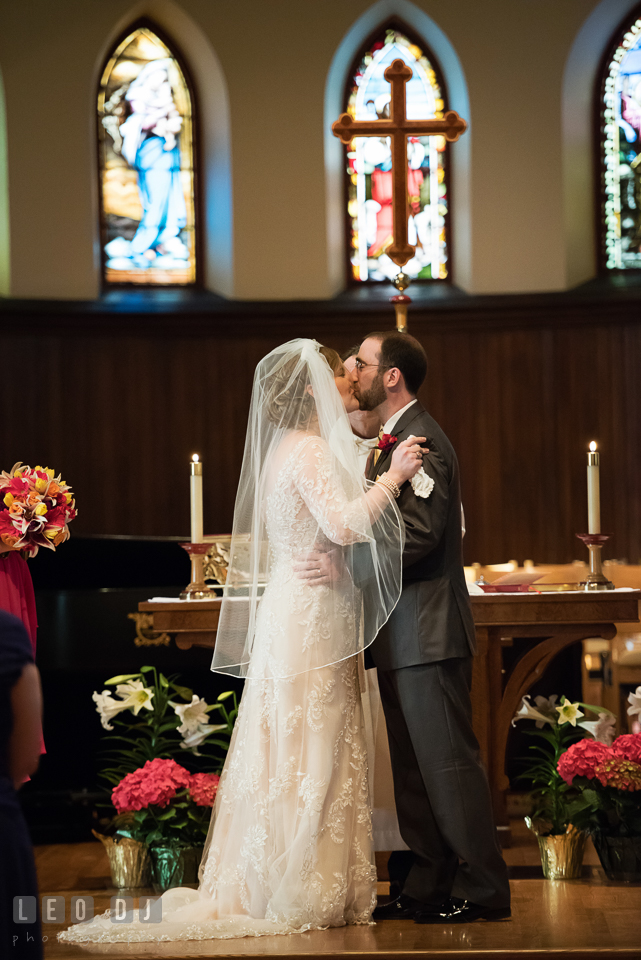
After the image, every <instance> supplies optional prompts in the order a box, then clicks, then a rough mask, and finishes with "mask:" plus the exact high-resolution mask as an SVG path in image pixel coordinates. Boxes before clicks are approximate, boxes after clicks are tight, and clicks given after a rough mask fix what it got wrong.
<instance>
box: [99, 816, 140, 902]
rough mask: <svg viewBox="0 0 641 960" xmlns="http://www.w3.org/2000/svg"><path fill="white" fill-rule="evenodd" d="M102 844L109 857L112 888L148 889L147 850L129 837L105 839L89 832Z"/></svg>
mask: <svg viewBox="0 0 641 960" xmlns="http://www.w3.org/2000/svg"><path fill="white" fill-rule="evenodd" d="M91 832H92V833H93V835H94V837H97V838H98V840H100V842H101V843H102V844H103V846H104V848H105V850H106V851H107V856H108V857H109V867H110V869H111V880H112V883H113V885H114V887H118V888H120V889H122V888H124V887H148V886H150V884H151V862H150V860H149V848H148V847H147V846H146V844H144V843H141V842H140V841H139V840H132V839H131V838H130V837H120V836H118V834H116V836H114V837H106V836H105V835H104V834H103V833H96V831H95V830H92V831H91Z"/></svg>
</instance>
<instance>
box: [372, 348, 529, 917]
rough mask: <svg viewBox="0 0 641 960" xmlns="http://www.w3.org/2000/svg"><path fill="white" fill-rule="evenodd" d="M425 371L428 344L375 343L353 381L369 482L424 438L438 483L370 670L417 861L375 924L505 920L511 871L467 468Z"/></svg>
mask: <svg viewBox="0 0 641 960" xmlns="http://www.w3.org/2000/svg"><path fill="white" fill-rule="evenodd" d="M426 372H427V358H426V355H425V351H424V350H423V348H422V346H421V345H420V343H419V342H418V341H417V340H415V339H414V337H411V336H409V335H408V334H401V333H397V332H396V331H393V332H388V333H372V334H370V335H369V336H368V337H367V338H366V339H365V340H364V341H363V343H362V344H361V346H360V349H359V353H358V357H357V360H356V369H355V372H354V376H355V379H356V381H357V385H358V390H359V392H360V404H361V408H362V409H364V410H371V411H373V412H375V413H377V414H378V415H379V417H380V420H381V422H382V423H383V428H382V433H383V434H387V435H388V436H387V437H386V438H385V442H383V443H381V447H382V449H381V452H380V456H378V458H376V457H371V458H370V462H369V464H368V472H367V476H368V479H370V480H375V479H376V477H378V476H380V475H381V474H382V473H385V471H386V470H387V469H388V467H389V465H390V461H391V458H392V453H393V450H394V446H395V444H396V443H397V442H399V441H401V440H406V439H407V438H408V437H410V436H412V435H414V436H424V437H427V440H426V442H425V447H426V448H427V451H426V454H425V457H424V460H423V467H424V471H425V473H426V474H427V476H428V477H431V478H432V479H433V480H434V485H433V487H432V489H431V491H430V492H429V493H428V494H427V495H425V494H426V491H427V490H428V489H429V487H430V486H431V485H430V484H429V483H428V482H424V483H423V484H422V486H421V484H418V483H417V484H414V486H412V484H410V483H406V484H405V485H404V486H403V488H402V490H401V494H400V497H399V499H398V501H397V504H398V507H399V509H400V512H401V515H402V517H403V520H404V522H405V534H406V542H405V550H404V554H403V590H402V594H401V599H400V601H399V603H398V605H397V606H396V608H395V610H394V612H393V613H392V615H391V617H390V619H389V621H388V623H387V624H386V625H385V627H383V629H382V630H381V632H380V633H379V635H378V636H377V638H376V640H375V641H374V643H373V644H372V645H371V647H370V648H369V649H368V651H367V652H366V658H367V661H366V662H367V665H368V666H370V667H372V666H376V668H377V670H378V681H379V687H380V692H381V699H382V701H383V709H384V712H385V720H386V724H387V732H388V736H389V745H390V754H391V760H392V772H393V777H394V794H395V798H396V809H397V813H398V819H399V824H400V830H401V835H402V837H403V839H404V840H405V842H406V843H407V845H408V846H409V848H410V850H411V851H412V852H413V854H414V862H413V865H412V867H411V869H410V872H409V875H408V877H407V880H406V881H405V884H404V887H403V892H402V893H401V895H400V897H398V898H397V899H396V900H393V901H392V902H391V903H388V904H385V905H384V906H382V907H378V908H377V910H376V911H375V913H374V919H376V920H382V919H387V918H393V917H396V918H411V919H414V920H416V921H417V922H418V923H453V922H454V923H462V922H467V921H472V920H479V919H485V920H506V919H508V918H509V917H510V888H509V884H508V879H507V868H506V866H505V862H504V861H503V858H502V856H501V853H500V850H499V847H498V843H497V840H496V830H495V827H494V819H493V815H492V805H491V799H490V791H489V786H488V782H487V777H486V774H485V771H484V769H483V767H482V766H481V763H480V760H479V749H478V743H477V740H476V737H475V735H474V732H473V730H472V711H471V704H470V683H471V677H472V656H473V653H474V623H473V620H472V612H471V607H470V601H469V596H468V592H467V588H466V585H465V577H464V572H463V566H462V555H461V497H460V489H459V469H458V462H457V459H456V454H455V452H454V449H453V447H452V444H451V443H450V441H449V440H448V439H447V437H446V436H445V434H444V433H443V431H442V430H441V428H440V427H439V425H438V424H437V423H436V421H435V420H434V419H433V418H432V417H431V416H430V415H429V413H427V411H426V410H425V409H424V407H423V406H422V405H421V404H420V403H419V401H418V400H417V399H416V394H417V392H418V390H419V388H420V386H421V384H422V383H423V380H424V379H425V375H426ZM377 452H378V451H377ZM415 488H416V492H415ZM421 494H422V495H421Z"/></svg>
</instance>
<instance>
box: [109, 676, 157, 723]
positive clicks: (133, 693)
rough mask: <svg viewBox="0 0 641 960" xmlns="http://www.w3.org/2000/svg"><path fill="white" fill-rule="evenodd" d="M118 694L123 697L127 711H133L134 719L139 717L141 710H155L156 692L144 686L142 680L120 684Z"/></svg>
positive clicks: (117, 688) (117, 689)
mask: <svg viewBox="0 0 641 960" xmlns="http://www.w3.org/2000/svg"><path fill="white" fill-rule="evenodd" d="M116 693H117V694H118V696H119V697H122V704H123V708H124V709H125V710H131V712H132V713H133V715H134V717H137V716H138V714H139V713H140V711H141V709H142V708H143V707H144V708H145V710H153V709H154V707H153V703H152V700H153V699H154V691H153V690H152V688H151V687H145V686H143V683H142V680H128V681H127V683H119V684H118V686H117V687H116Z"/></svg>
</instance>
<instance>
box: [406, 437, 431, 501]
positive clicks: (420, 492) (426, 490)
mask: <svg viewBox="0 0 641 960" xmlns="http://www.w3.org/2000/svg"><path fill="white" fill-rule="evenodd" d="M413 436H414V434H411V436H410V437H408V439H409V440H411V439H412V437H413ZM410 483H411V484H412V490H413V491H414V493H415V494H416V496H417V497H423V499H424V500H427V498H428V497H429V495H430V493H431V492H432V490H433V489H434V479H433V477H430V476H428V474H427V473H425V470H424V469H423V467H421V469H420V470H419V471H418V473H417V474H416V476H414V477H412V479H411V480H410Z"/></svg>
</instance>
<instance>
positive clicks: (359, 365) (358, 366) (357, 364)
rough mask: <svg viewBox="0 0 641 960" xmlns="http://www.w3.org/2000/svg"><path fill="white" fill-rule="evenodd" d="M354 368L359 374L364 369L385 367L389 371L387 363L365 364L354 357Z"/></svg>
mask: <svg viewBox="0 0 641 960" xmlns="http://www.w3.org/2000/svg"><path fill="white" fill-rule="evenodd" d="M354 366H355V367H356V369H357V370H358V372H359V373H360V372H361V370H364V369H365V367H385V368H387V369H389V364H388V363H365V361H364V360H359V358H358V357H356V360H355V361H354Z"/></svg>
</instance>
